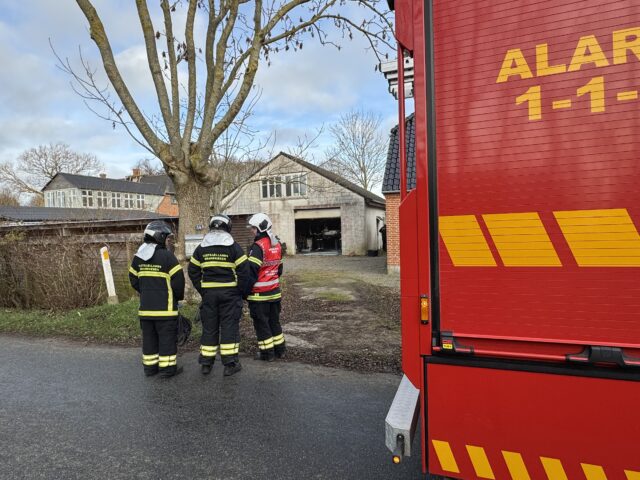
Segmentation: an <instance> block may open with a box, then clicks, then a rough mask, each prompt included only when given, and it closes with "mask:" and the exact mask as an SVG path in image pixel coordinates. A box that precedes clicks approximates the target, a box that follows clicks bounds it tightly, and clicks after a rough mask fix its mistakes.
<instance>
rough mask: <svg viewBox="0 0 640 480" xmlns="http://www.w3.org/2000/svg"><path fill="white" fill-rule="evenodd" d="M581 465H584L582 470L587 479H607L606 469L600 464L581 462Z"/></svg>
mask: <svg viewBox="0 0 640 480" xmlns="http://www.w3.org/2000/svg"><path fill="white" fill-rule="evenodd" d="M580 465H582V471H583V472H584V476H585V477H587V480H607V476H606V475H605V473H604V469H603V468H602V467H601V466H600V465H590V464H588V463H581V464H580Z"/></svg>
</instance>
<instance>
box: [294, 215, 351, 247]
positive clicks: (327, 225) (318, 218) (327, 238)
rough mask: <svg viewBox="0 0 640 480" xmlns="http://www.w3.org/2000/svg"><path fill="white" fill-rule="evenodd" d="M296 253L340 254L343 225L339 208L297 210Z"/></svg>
mask: <svg viewBox="0 0 640 480" xmlns="http://www.w3.org/2000/svg"><path fill="white" fill-rule="evenodd" d="M295 222H296V253H297V254H306V255H314V254H315V255H340V253H341V252H342V244H341V236H342V225H341V220H340V209H339V208H322V209H313V210H297V211H296V212H295Z"/></svg>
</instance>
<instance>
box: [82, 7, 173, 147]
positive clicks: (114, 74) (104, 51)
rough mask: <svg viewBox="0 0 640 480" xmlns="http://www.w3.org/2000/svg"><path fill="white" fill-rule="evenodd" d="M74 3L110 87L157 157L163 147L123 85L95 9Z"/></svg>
mask: <svg viewBox="0 0 640 480" xmlns="http://www.w3.org/2000/svg"><path fill="white" fill-rule="evenodd" d="M76 2H77V3H78V6H79V7H80V9H81V10H82V13H84V16H85V17H86V19H87V21H88V22H89V28H90V35H91V38H92V40H93V41H94V42H95V44H96V46H97V47H98V50H99V51H100V55H101V57H102V63H103V65H104V69H105V72H106V73H107V77H109V80H110V81H111V85H113V88H114V89H115V91H116V92H117V93H118V96H119V97H120V99H121V100H122V103H123V105H124V107H125V108H126V109H127V112H128V113H129V116H130V117H131V119H132V120H133V123H135V125H136V128H137V129H138V130H139V131H140V133H141V134H142V136H143V137H144V139H145V141H146V142H147V144H148V145H149V147H150V148H151V149H152V150H153V151H154V152H155V153H156V155H159V154H160V153H161V152H162V151H163V150H164V147H165V146H164V145H163V144H162V142H161V141H160V139H159V138H158V137H157V136H156V135H155V133H154V132H153V130H151V127H149V125H148V124H147V122H146V121H145V119H144V116H143V115H142V112H141V111H140V108H138V105H137V104H136V102H135V100H134V99H133V96H132V95H131V92H130V91H129V88H128V87H127V85H126V84H125V83H124V80H123V79H122V75H121V74H120V71H119V70H118V67H117V66H116V62H115V59H114V57H113V51H112V50H111V44H110V43H109V38H108V37H107V35H106V33H105V31H104V25H103V24H102V20H100V17H99V16H98V13H97V12H96V9H95V8H94V7H93V5H92V4H91V2H90V1H89V0H76Z"/></svg>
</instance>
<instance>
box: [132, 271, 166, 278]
mask: <svg viewBox="0 0 640 480" xmlns="http://www.w3.org/2000/svg"><path fill="white" fill-rule="evenodd" d="M138 276H139V277H155V278H169V274H168V273H164V272H148V271H146V270H140V271H139V272H138Z"/></svg>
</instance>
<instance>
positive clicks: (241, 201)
mask: <svg viewBox="0 0 640 480" xmlns="http://www.w3.org/2000/svg"><path fill="white" fill-rule="evenodd" d="M223 204H224V205H226V208H225V213H227V214H228V215H230V216H232V217H234V218H242V219H246V218H247V216H248V215H251V214H254V213H257V212H264V213H266V214H268V215H269V216H270V217H271V219H272V221H273V224H274V226H273V228H274V231H275V233H276V234H277V235H278V237H280V239H281V241H282V242H283V243H285V244H286V247H287V253H288V254H294V253H295V254H307V253H316V254H331V253H334V254H335V253H337V254H342V255H365V254H367V253H369V254H372V253H374V252H375V253H377V252H378V251H379V250H381V249H382V238H381V235H380V233H379V230H380V228H381V227H382V225H383V224H384V216H385V201H384V199H383V198H381V197H379V196H377V195H375V194H373V193H371V192H369V191H367V190H365V189H363V188H361V187H359V186H357V185H355V184H353V183H351V182H349V181H347V180H345V179H344V178H342V177H340V176H339V175H336V174H335V173H332V172H329V171H327V170H325V169H323V168H320V167H318V166H316V165H313V164H311V163H308V162H306V161H304V160H302V159H300V158H296V157H294V156H291V155H289V154H286V153H282V152H281V153H279V154H278V155H276V156H275V157H274V158H273V159H272V160H271V161H270V162H268V163H266V164H265V165H264V167H262V168H261V169H260V170H259V171H258V172H256V173H255V174H254V175H253V176H252V177H251V178H250V179H249V181H248V182H246V183H245V184H244V185H243V186H241V187H240V188H238V189H237V190H234V191H233V192H231V193H230V194H229V195H228V196H227V197H226V198H225V199H224V200H223ZM236 223H241V222H236ZM235 228H240V227H239V226H238V227H236V226H235V225H234V229H235Z"/></svg>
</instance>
